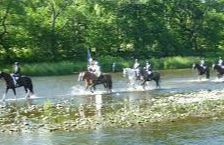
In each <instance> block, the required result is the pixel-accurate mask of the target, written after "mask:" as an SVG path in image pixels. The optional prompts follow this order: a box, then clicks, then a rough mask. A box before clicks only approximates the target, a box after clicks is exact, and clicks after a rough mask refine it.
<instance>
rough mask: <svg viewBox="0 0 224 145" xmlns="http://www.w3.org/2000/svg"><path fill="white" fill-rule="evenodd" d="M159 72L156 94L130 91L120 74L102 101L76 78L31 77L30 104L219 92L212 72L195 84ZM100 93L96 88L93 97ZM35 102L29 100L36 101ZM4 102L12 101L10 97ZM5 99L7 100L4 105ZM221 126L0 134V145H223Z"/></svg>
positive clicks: (200, 123) (180, 73) (190, 123)
mask: <svg viewBox="0 0 224 145" xmlns="http://www.w3.org/2000/svg"><path fill="white" fill-rule="evenodd" d="M160 72H161V76H162V78H161V88H160V89H155V83H154V82H150V83H149V85H148V89H147V91H142V89H139V90H138V89H129V88H128V84H127V78H123V76H122V74H121V73H114V74H113V92H114V93H113V94H106V95H103V96H102V98H101V100H97V99H96V97H95V98H94V96H95V94H92V93H91V92H85V91H84V87H83V82H78V81H77V75H68V76H53V77H32V80H33V84H34V91H35V97H36V99H34V100H33V103H34V104H42V103H44V102H45V101H46V100H51V101H52V102H55V103H57V102H61V101H63V100H72V102H73V103H74V104H75V105H77V106H78V105H80V104H89V103H93V102H95V103H97V101H98V102H100V104H101V105H105V104H113V103H117V102H119V101H121V100H124V99H129V100H144V99H148V98H159V97H163V96H166V95H170V94H175V93H185V92H197V91H200V90H211V91H212V90H222V89H223V83H222V82H220V81H217V80H216V77H215V73H214V72H213V74H212V77H211V79H210V80H201V81H199V80H198V77H197V75H196V72H195V70H190V69H185V70H166V71H160ZM0 86H1V88H0V93H2V94H3V93H4V82H3V81H1V82H0ZM103 90H104V88H103V87H102V86H97V91H96V94H97V93H103V92H104V91H103ZM24 96H25V95H24V90H23V89H22V88H20V89H17V98H20V99H21V98H22V99H21V101H24V100H23V98H24ZM35 97H34V98H35ZM7 99H8V102H10V101H14V95H13V94H12V92H9V93H8V95H7ZM7 99H6V100H7ZM223 126H224V121H223V120H219V119H217V120H216V119H215V120H211V119H210V120H185V121H178V122H170V123H166V124H152V125H150V126H148V127H147V128H145V127H144V128H141V127H140V128H123V129H120V128H108V129H102V128H99V129H96V130H88V131H77V132H33V133H26V132H25V133H12V134H4V133H1V134H0V144H2V145H14V144H16V145H20V144H21V145H23V144H24V145H27V144H30V145H43V144H44V145H68V144H102V145H104V144H109V145H110V144H111V145H114V144H136V145H137V144H138V145H139V144H221V143H223V142H224V136H223V132H224V127H223Z"/></svg>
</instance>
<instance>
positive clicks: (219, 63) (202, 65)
mask: <svg viewBox="0 0 224 145" xmlns="http://www.w3.org/2000/svg"><path fill="white" fill-rule="evenodd" d="M217 65H218V66H220V67H221V68H222V69H224V61H223V59H222V57H219V60H218V63H217ZM200 66H201V67H202V68H204V69H206V68H208V65H207V64H206V63H205V59H204V58H201V60H200Z"/></svg>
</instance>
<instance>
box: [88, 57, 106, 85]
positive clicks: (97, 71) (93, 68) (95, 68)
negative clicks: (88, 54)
mask: <svg viewBox="0 0 224 145" xmlns="http://www.w3.org/2000/svg"><path fill="white" fill-rule="evenodd" d="M88 71H89V72H90V73H93V74H94V75H96V76H97V81H99V80H101V79H102V78H103V75H102V72H101V68H100V66H99V64H98V62H97V61H96V60H92V61H91V62H90V65H89V66H88Z"/></svg>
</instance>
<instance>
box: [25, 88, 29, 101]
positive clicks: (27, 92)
mask: <svg viewBox="0 0 224 145" xmlns="http://www.w3.org/2000/svg"><path fill="white" fill-rule="evenodd" d="M24 89H25V93H26V96H25V98H26V99H28V98H30V90H29V89H27V87H25V86H24Z"/></svg>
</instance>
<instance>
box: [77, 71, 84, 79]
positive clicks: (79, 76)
mask: <svg viewBox="0 0 224 145" xmlns="http://www.w3.org/2000/svg"><path fill="white" fill-rule="evenodd" d="M84 75H85V72H80V73H79V75H78V79H77V81H83V77H84Z"/></svg>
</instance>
